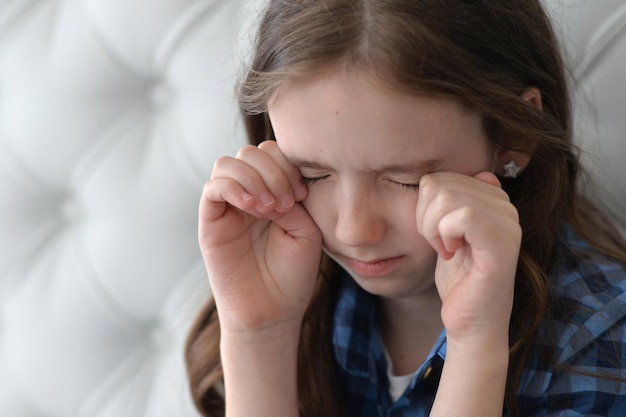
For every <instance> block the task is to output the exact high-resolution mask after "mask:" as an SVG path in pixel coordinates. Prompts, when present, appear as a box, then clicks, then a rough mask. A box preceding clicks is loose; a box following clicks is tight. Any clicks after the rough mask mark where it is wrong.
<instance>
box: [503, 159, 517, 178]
mask: <svg viewBox="0 0 626 417" xmlns="http://www.w3.org/2000/svg"><path fill="white" fill-rule="evenodd" d="M502 168H503V169H504V178H517V174H518V173H519V171H520V170H521V168H520V167H518V166H517V164H516V163H515V161H513V160H511V162H509V163H508V164H504V165H502Z"/></svg>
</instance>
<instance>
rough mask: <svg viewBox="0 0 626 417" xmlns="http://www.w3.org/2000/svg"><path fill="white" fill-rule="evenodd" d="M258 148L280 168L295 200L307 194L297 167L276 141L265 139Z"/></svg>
mask: <svg viewBox="0 0 626 417" xmlns="http://www.w3.org/2000/svg"><path fill="white" fill-rule="evenodd" d="M259 149H261V150H263V152H265V153H267V155H268V156H269V157H270V158H272V160H273V161H274V162H275V163H276V164H277V165H278V166H280V167H281V168H282V170H283V172H284V173H285V175H286V176H287V179H288V180H289V184H290V185H291V191H292V193H293V195H294V198H295V199H296V201H302V200H304V198H305V197H306V196H307V194H308V189H307V187H306V185H304V184H303V183H302V174H301V173H300V170H299V169H298V167H296V166H294V165H292V164H291V163H290V162H289V161H288V160H287V158H285V155H284V154H283V152H282V151H281V150H280V148H279V147H278V144H277V143H276V141H273V140H267V141H265V142H262V143H261V144H260V145H259Z"/></svg>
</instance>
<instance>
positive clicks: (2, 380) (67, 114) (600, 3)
mask: <svg viewBox="0 0 626 417" xmlns="http://www.w3.org/2000/svg"><path fill="white" fill-rule="evenodd" d="M259 1H260V0H259ZM255 3H257V0H255V1H251V0H237V1H235V0H72V1H70V0H65V1H63V0H58V1H51V0H0V417H48V416H55V417H56V416H58V417H74V416H76V417H79V416H80V417H83V416H84V417H142V416H145V417H158V416H163V417H165V416H167V417H179V416H180V417H185V416H195V415H197V413H196V412H195V410H194V409H193V407H192V406H191V401H190V399H189V396H188V393H187V385H186V378H185V373H184V367H183V357H182V346H183V341H184V338H185V336H186V332H187V329H188V327H189V325H190V320H191V319H192V317H193V315H194V314H195V311H196V308H197V307H198V306H199V304H200V303H201V302H202V301H203V299H204V298H205V297H206V295H207V293H208V288H207V285H206V279H205V275H204V270H203V267H202V262H201V258H200V255H199V251H198V250H197V244H196V210H197V201H198V198H199V195H200V191H201V187H202V184H203V182H204V181H205V180H206V179H207V178H208V176H209V174H210V169H211V165H212V162H213V160H214V159H215V158H216V157H217V156H219V155H222V154H234V153H235V150H236V149H237V148H239V147H240V146H241V144H243V143H244V138H243V132H242V128H241V125H240V123H239V121H238V117H237V110H236V108H235V103H234V99H233V95H232V92H233V85H234V82H235V79H236V76H237V75H238V69H239V67H240V64H241V62H240V61H239V58H240V56H241V55H242V53H241V52H240V50H239V48H240V46H239V45H240V44H238V43H237V39H238V36H240V35H239V34H240V33H247V32H246V31H243V32H242V30H241V29H240V27H241V25H242V22H245V21H246V18H245V17H246V16H249V15H250V13H251V11H252V12H253V11H254V10H256V6H255V5H254V4H255ZM548 4H549V6H550V9H551V10H552V12H553V14H554V16H555V17H556V19H557V20H558V22H559V27H560V28H561V29H560V32H561V33H562V35H563V37H564V39H565V42H566V45H567V47H568V51H569V55H570V62H571V63H572V64H571V65H572V68H573V74H574V75H575V76H576V78H577V79H578V80H579V87H577V88H576V90H575V92H576V113H577V116H579V118H578V119H577V120H578V121H577V125H578V127H579V128H580V132H581V134H580V135H579V142H580V143H581V145H582V147H583V148H584V149H586V150H588V151H589V152H590V153H592V154H594V155H596V156H586V160H587V161H588V164H589V165H590V166H591V167H592V168H593V172H594V173H595V175H596V178H600V181H599V182H600V183H601V185H602V186H603V187H604V188H605V189H606V190H609V193H608V195H609V199H610V200H612V201H613V204H614V206H615V207H616V209H615V210H616V213H617V214H616V218H618V220H619V221H621V222H622V225H623V226H624V225H625V223H626V221H625V216H624V214H623V213H624V212H626V181H624V180H623V178H626V166H625V164H624V162H623V161H625V160H626V159H625V158H626V141H624V132H626V110H625V109H626V80H625V79H624V75H623V74H624V70H623V68H624V67H626V5H625V4H624V2H623V0H548ZM245 44H246V43H245V42H244V43H243V45H245ZM594 109H595V110H594ZM602 195H603V196H606V195H607V194H602Z"/></svg>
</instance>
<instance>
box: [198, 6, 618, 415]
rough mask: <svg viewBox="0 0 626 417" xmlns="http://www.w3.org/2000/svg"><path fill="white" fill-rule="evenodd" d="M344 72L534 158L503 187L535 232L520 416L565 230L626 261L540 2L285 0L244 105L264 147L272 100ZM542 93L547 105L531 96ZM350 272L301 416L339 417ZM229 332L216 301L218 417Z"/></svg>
mask: <svg viewBox="0 0 626 417" xmlns="http://www.w3.org/2000/svg"><path fill="white" fill-rule="evenodd" d="M339 64H342V65H348V66H352V67H354V68H359V69H365V70H367V71H369V72H370V73H372V74H373V75H374V76H376V77H377V79H378V80H380V81H382V82H383V83H384V84H385V85H388V86H389V87H390V88H391V89H394V90H396V91H401V92H403V93H409V94H427V95H436V96H447V97H451V98H454V99H456V100H458V101H459V102H461V103H462V104H463V105H465V106H467V107H468V108H470V109H472V110H474V111H477V112H479V113H480V114H482V116H483V120H484V126H485V130H486V132H487V134H488V136H489V137H490V139H491V140H493V141H494V142H495V143H497V144H498V145H499V146H501V147H502V148H504V149H511V150H516V151H520V152H524V153H527V154H532V158H531V160H530V163H529V165H528V166H527V167H526V169H525V170H524V173H523V175H522V176H521V177H520V178H517V179H515V180H503V186H504V188H505V190H506V191H507V192H508V194H509V196H510V198H511V201H512V202H513V203H514V204H515V206H516V207H517V209H518V212H519V215H520V223H521V226H522V230H523V241H522V249H521V253H520V257H519V263H518V270H517V278H516V288H515V301H514V309H513V315H512V318H511V325H510V344H511V360H510V366H509V386H508V389H507V395H506V405H507V408H508V409H509V411H511V413H512V414H513V415H516V414H517V412H516V410H517V406H516V391H517V387H518V384H519V371H520V370H521V369H522V364H523V362H524V361H525V360H526V359H527V357H528V355H529V352H530V349H531V348H532V344H533V341H534V338H535V335H536V331H537V329H538V326H539V323H540V322H541V321H542V320H543V319H545V318H546V317H547V315H548V313H549V309H550V302H551V300H550V296H549V281H548V277H549V273H550V271H551V267H552V266H553V265H555V263H556V258H557V236H558V228H559V225H560V224H561V223H562V222H563V221H568V222H570V223H571V224H572V225H573V227H574V228H575V229H576V230H577V231H578V233H580V234H581V235H582V236H583V238H585V239H586V240H587V241H589V242H590V243H591V244H592V245H593V246H594V247H596V248H597V249H599V250H601V251H603V252H605V253H607V254H609V255H612V256H615V257H617V258H620V259H626V249H625V246H624V244H623V243H622V242H621V241H620V240H619V238H618V237H616V236H612V235H611V232H610V228H609V227H608V223H607V222H606V221H605V220H604V219H603V217H602V216H600V215H599V213H598V211H597V209H596V208H595V207H594V206H593V205H592V204H591V203H590V202H589V201H587V200H586V199H585V198H584V197H583V196H582V194H581V193H580V191H579V189H578V188H577V183H578V182H579V181H578V177H579V176H580V164H579V160H578V154H577V151H576V148H575V147H574V145H573V144H572V132H571V121H570V107H569V106H570V103H569V96H568V90H567V84H566V78H565V74H564V65H563V62H562V58H561V54H560V51H559V47H558V43H557V40H556V38H555V36H554V33H553V31H552V27H551V24H550V21H549V19H548V17H547V15H546V13H545V11H544V10H543V8H542V6H541V4H540V1H539V0H508V1H506V2H503V1H501V0H474V1H467V0H274V1H270V4H269V6H268V8H267V10H266V13H265V14H264V16H263V19H262V22H261V25H260V30H259V34H258V39H257V44H256V50H255V54H254V57H253V60H252V63H251V66H250V68H249V70H248V72H247V74H246V76H245V78H244V80H243V82H242V84H241V86H240V90H239V102H240V106H241V110H242V113H243V116H244V120H245V123H246V128H247V131H248V135H249V138H250V141H251V143H253V144H258V143H260V142H261V141H264V140H271V139H274V135H273V132H272V127H271V125H270V122H269V119H268V116H267V104H268V102H269V100H270V99H271V97H272V96H273V95H274V94H275V93H276V92H277V91H278V89H279V88H280V87H281V85H284V83H285V81H288V80H290V79H293V77H310V76H312V75H314V74H316V73H319V72H321V71H324V70H326V69H328V68H331V67H334V66H337V65H339ZM529 87H536V88H538V89H539V90H540V91H541V97H542V105H543V109H542V110H539V109H536V108H534V107H533V106H530V105H528V104H527V103H526V102H524V101H523V100H522V99H521V98H520V94H521V93H522V92H523V91H524V90H525V89H527V88H529ZM592 232H593V233H592ZM336 268H337V266H336V265H334V263H333V262H332V261H331V260H329V259H326V258H324V261H323V264H322V266H321V268H320V278H321V279H320V281H319V285H318V289H317V292H316V295H315V296H314V298H313V300H312V302H311V305H310V306H309V310H308V312H307V315H306V316H305V319H304V322H303V324H302V327H303V332H302V339H301V342H300V366H299V385H300V387H299V388H300V390H299V391H300V404H301V415H302V416H316V415H324V416H340V415H342V413H341V399H340V398H339V394H338V390H337V389H336V386H334V385H333V384H331V383H329V382H328V381H334V380H335V376H334V369H333V366H334V359H333V355H332V347H331V338H330V334H331V317H332V312H333V307H334V300H335V298H336V296H337V291H338V289H337V288H335V287H334V285H335V284H334V283H335V282H336V281H337V280H332V279H328V278H329V277H332V276H334V275H335V274H336V273H337V272H336ZM218 346H219V323H218V317H217V312H216V310H215V305H214V303H213V302H212V301H209V302H208V304H207V306H206V308H205V309H204V310H203V311H202V312H201V313H200V315H199V317H198V319H197V322H196V323H195V326H194V328H193V330H192V332H191V334H190V335H189V339H188V344H187V356H186V360H187V366H188V371H189V378H190V383H191V389H192V393H193V398H194V400H195V402H196V405H197V407H198V408H199V409H200V410H201V412H203V414H204V415H205V416H221V415H223V414H224V402H223V396H222V393H221V388H220V387H221V378H222V374H221V368H220V363H219V349H218Z"/></svg>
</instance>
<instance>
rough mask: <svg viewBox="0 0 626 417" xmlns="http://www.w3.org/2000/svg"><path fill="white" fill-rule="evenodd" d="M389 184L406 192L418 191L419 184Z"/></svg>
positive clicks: (393, 182)
mask: <svg viewBox="0 0 626 417" xmlns="http://www.w3.org/2000/svg"><path fill="white" fill-rule="evenodd" d="M391 183H392V184H393V185H395V186H397V187H400V188H404V189H406V190H418V189H419V188H420V185H419V184H406V183H404V182H397V181H391Z"/></svg>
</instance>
